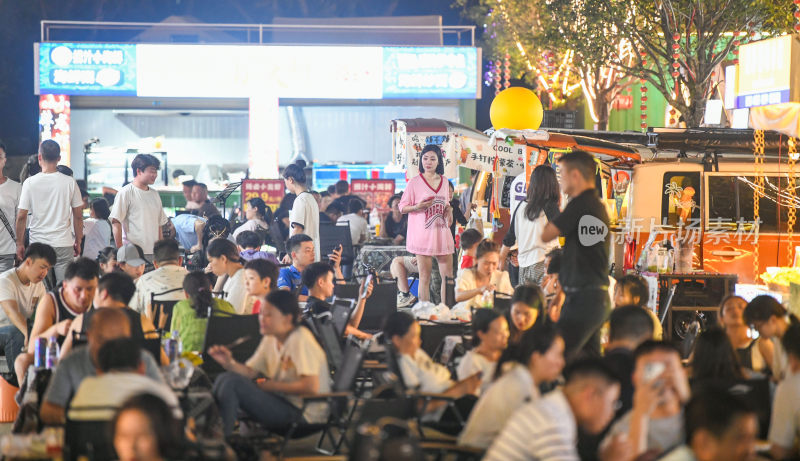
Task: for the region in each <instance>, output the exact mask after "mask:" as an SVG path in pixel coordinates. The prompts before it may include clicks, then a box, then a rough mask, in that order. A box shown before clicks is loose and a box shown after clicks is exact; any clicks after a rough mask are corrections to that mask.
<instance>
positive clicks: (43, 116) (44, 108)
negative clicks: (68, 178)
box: [39, 94, 71, 166]
mask: <svg viewBox="0 0 800 461" xmlns="http://www.w3.org/2000/svg"><path fill="white" fill-rule="evenodd" d="M69 118H70V107H69V96H64V95H55V94H43V95H41V96H39V142H42V141H44V140H46V139H52V140H53V141H55V142H57V143H58V145H59V146H60V147H61V162H59V163H61V164H62V165H67V166H69V165H70V161H71V157H70V149H69V136H70V129H69Z"/></svg>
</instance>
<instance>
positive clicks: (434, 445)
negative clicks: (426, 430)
mask: <svg viewBox="0 0 800 461" xmlns="http://www.w3.org/2000/svg"><path fill="white" fill-rule="evenodd" d="M419 445H420V448H422V450H436V451H445V452H447V453H458V454H465V455H473V456H477V457H481V456H483V454H484V453H485V452H486V450H484V449H482V448H476V447H470V446H466V445H456V444H455V443H449V442H439V441H427V440H425V441H421V442H420V444H419Z"/></svg>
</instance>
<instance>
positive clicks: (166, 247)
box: [130, 239, 189, 320]
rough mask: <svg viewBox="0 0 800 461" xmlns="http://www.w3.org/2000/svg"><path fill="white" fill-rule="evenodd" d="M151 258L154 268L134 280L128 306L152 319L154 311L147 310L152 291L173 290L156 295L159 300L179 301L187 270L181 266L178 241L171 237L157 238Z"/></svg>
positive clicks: (181, 297)
mask: <svg viewBox="0 0 800 461" xmlns="http://www.w3.org/2000/svg"><path fill="white" fill-rule="evenodd" d="M153 260H154V265H155V266H156V270H154V271H152V272H148V273H147V274H144V275H142V276H141V277H140V278H139V280H137V281H136V294H135V295H134V297H133V300H132V301H131V303H130V307H131V308H132V309H133V310H135V311H137V312H140V313H142V314H145V315H147V316H148V317H150V320H152V319H153V316H154V315H155V313H151V312H148V308H150V307H151V306H150V298H151V295H152V294H153V293H155V294H159V293H164V292H165V291H170V290H175V291H174V292H172V293H167V294H165V295H161V296H157V298H158V300H159V301H176V302H177V301H180V300H182V299H184V296H183V279H184V278H185V277H186V274H188V273H189V272H188V271H187V270H186V268H185V267H182V266H181V253H180V249H179V248H178V242H176V241H175V240H172V239H164V240H159V241H157V242H156V243H155V245H153Z"/></svg>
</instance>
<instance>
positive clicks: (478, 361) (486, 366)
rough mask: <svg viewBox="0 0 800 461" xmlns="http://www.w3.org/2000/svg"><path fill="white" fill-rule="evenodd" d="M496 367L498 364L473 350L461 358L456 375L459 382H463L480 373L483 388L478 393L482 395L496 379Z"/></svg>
mask: <svg viewBox="0 0 800 461" xmlns="http://www.w3.org/2000/svg"><path fill="white" fill-rule="evenodd" d="M496 367H497V362H492V361H491V360H489V359H487V358H486V357H484V356H482V355H481V354H478V353H477V352H475V350H474V349H473V350H471V351H467V353H466V354H464V356H463V357H461V362H459V364H458V368H456V374H457V375H458V380H459V381H463V380H465V379H467V378H469V377H470V376H472V375H474V374H475V373H478V372H480V373H481V387H480V388H479V389H478V392H477V393H478V395H480V394H482V393H483V391H485V390H486V389H487V388H488V387H489V385H490V384H492V379H494V370H495V368H496Z"/></svg>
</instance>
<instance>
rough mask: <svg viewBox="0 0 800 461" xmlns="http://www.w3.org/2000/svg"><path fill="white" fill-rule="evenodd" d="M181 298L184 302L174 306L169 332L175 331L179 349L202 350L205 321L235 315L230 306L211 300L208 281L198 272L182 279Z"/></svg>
mask: <svg viewBox="0 0 800 461" xmlns="http://www.w3.org/2000/svg"><path fill="white" fill-rule="evenodd" d="M183 294H184V295H186V299H184V300H183V301H180V302H178V304H176V305H175V308H174V309H173V311H172V324H171V325H170V331H177V332H178V336H179V337H180V339H181V343H182V344H183V348H184V349H185V350H187V351H199V350H202V348H203V339H204V338H205V335H206V327H207V325H208V317H209V316H210V315H216V316H229V315H233V314H236V310H234V308H233V306H232V305H231V303H229V302H228V301H224V300H222V299H219V298H215V297H214V296H213V294H212V293H211V281H210V280H209V279H208V276H207V275H206V274H205V273H203V272H200V271H196V272H190V273H188V274H186V278H184V279H183Z"/></svg>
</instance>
